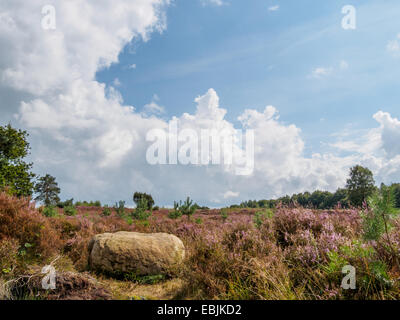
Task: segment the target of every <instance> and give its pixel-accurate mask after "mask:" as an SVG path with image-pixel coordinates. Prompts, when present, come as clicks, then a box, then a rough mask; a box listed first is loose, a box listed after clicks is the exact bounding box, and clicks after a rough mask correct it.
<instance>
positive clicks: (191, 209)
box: [178, 197, 196, 219]
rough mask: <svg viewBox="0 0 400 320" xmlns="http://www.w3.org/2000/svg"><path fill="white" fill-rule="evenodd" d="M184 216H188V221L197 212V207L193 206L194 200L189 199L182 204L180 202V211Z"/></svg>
mask: <svg viewBox="0 0 400 320" xmlns="http://www.w3.org/2000/svg"><path fill="white" fill-rule="evenodd" d="M178 210H179V211H180V212H181V213H182V215H184V216H187V218H188V219H190V217H191V216H192V215H193V214H194V213H195V212H196V206H195V205H193V200H190V198H189V197H187V198H186V200H185V201H184V202H183V203H182V201H179V209H178Z"/></svg>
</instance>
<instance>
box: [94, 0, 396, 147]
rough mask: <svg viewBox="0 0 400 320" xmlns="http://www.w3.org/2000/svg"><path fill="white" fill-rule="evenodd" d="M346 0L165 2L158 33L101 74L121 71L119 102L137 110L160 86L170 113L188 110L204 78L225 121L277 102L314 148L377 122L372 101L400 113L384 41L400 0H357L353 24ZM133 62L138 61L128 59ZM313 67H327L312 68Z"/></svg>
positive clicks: (391, 35) (108, 79) (110, 77)
mask: <svg viewBox="0 0 400 320" xmlns="http://www.w3.org/2000/svg"><path fill="white" fill-rule="evenodd" d="M347 4H349V1H312V0H304V1H261V0H252V1H238V0H236V1H235V0H232V1H226V5H222V6H216V5H212V4H210V5H207V6H204V5H202V3H201V2H200V1H179V0H178V1H175V4H174V5H172V6H170V7H169V8H168V9H167V21H168V26H167V29H166V30H165V31H164V32H163V33H162V34H153V35H152V37H151V39H150V40H149V41H148V42H141V41H135V42H133V43H132V44H131V45H128V46H127V47H126V48H125V49H124V51H123V52H122V53H121V55H120V57H119V63H118V64H115V65H113V66H112V67H111V68H109V69H107V70H103V71H100V72H98V74H97V79H98V81H100V82H105V83H107V84H112V82H113V81H114V79H115V78H118V79H119V80H120V82H121V86H120V87H118V89H119V90H120V92H121V93H122V96H123V98H124V102H125V103H127V104H130V105H133V106H135V107H136V108H137V109H138V110H140V109H141V108H142V107H143V106H144V105H145V104H147V103H149V102H150V101H151V100H152V97H153V95H154V94H156V95H157V96H158V97H159V101H158V103H159V104H161V105H162V106H164V107H165V108H166V111H167V115H169V116H171V115H175V114H180V113H183V112H191V113H192V112H194V110H195V107H196V106H195V104H194V102H193V100H194V99H193V98H194V97H196V96H197V95H199V93H202V92H205V91H206V90H207V89H208V88H210V87H212V88H214V89H215V90H216V91H217V92H218V95H219V97H220V99H221V106H222V107H223V108H226V109H227V110H228V114H227V119H229V120H230V121H235V120H236V118H237V116H238V115H239V114H240V113H241V112H242V111H243V109H245V108H255V109H257V110H261V109H263V108H264V107H265V106H266V105H273V106H275V107H277V109H278V110H279V112H280V115H281V120H282V121H284V122H287V123H296V125H297V126H298V127H300V128H301V129H302V134H303V136H304V139H305V140H306V148H307V149H306V150H312V152H318V151H319V150H321V149H320V148H322V147H323V145H321V141H324V142H327V140H329V139H330V138H329V136H330V134H333V133H336V132H339V131H342V130H344V129H345V128H348V127H349V126H351V127H352V128H355V129H363V128H370V127H371V126H374V125H376V122H375V121H374V120H373V119H372V115H373V114H374V113H375V112H376V111H377V109H383V110H385V111H387V112H390V113H391V114H392V115H393V116H400V112H399V108H398V90H399V89H398V88H399V84H400V78H399V77H398V74H399V71H400V60H399V59H395V58H393V57H392V56H391V55H390V54H389V53H388V52H387V51H386V44H387V42H388V39H395V38H396V35H397V33H398V32H399V30H400V21H399V19H398V15H399V14H400V3H398V2H396V1H385V3H382V2H378V1H354V2H352V3H351V4H352V5H354V6H355V7H356V9H357V29H356V30H344V29H343V28H342V27H341V20H342V18H343V16H344V15H343V14H342V12H341V10H342V7H343V6H344V5H347ZM274 6H279V8H278V9H277V10H275V11H270V10H269V8H271V7H274ZM343 61H344V62H345V63H346V64H347V68H346V70H341V67H340V66H341V63H342V62H343ZM132 64H135V65H136V69H128V68H127V66H129V65H132ZM319 67H321V68H327V69H332V71H331V74H330V75H327V76H325V77H321V78H313V77H311V76H310V75H311V74H312V71H313V70H314V69H315V68H319Z"/></svg>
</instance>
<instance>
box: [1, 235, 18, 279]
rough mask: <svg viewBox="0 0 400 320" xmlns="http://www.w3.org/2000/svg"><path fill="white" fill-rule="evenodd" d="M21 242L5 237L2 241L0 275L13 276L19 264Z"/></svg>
mask: <svg viewBox="0 0 400 320" xmlns="http://www.w3.org/2000/svg"><path fill="white" fill-rule="evenodd" d="M18 249H19V242H18V241H17V240H16V239H10V238H5V239H3V240H1V241H0V275H2V276H3V277H7V278H8V277H11V276H12V275H13V272H14V269H15V268H16V266H17V264H18Z"/></svg>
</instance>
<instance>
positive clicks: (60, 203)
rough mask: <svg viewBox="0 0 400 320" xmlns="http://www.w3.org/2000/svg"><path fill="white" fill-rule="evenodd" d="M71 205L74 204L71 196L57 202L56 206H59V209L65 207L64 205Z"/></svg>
mask: <svg viewBox="0 0 400 320" xmlns="http://www.w3.org/2000/svg"><path fill="white" fill-rule="evenodd" d="M73 205H74V199H73V198H72V199H68V200H65V201H61V202H59V203H57V207H59V208H60V209H62V208H65V207H71V206H73Z"/></svg>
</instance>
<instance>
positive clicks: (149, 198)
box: [133, 192, 154, 210]
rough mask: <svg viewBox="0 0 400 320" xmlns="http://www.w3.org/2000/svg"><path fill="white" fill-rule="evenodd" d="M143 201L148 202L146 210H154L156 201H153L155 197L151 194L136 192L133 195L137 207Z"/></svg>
mask: <svg viewBox="0 0 400 320" xmlns="http://www.w3.org/2000/svg"><path fill="white" fill-rule="evenodd" d="M142 200H146V203H147V207H146V209H147V210H151V209H152V208H153V206H154V200H153V197H152V196H151V195H150V194H147V193H141V192H135V193H134V194H133V202H135V203H136V205H137V206H138V205H139V203H140V202H141V201H142Z"/></svg>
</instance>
